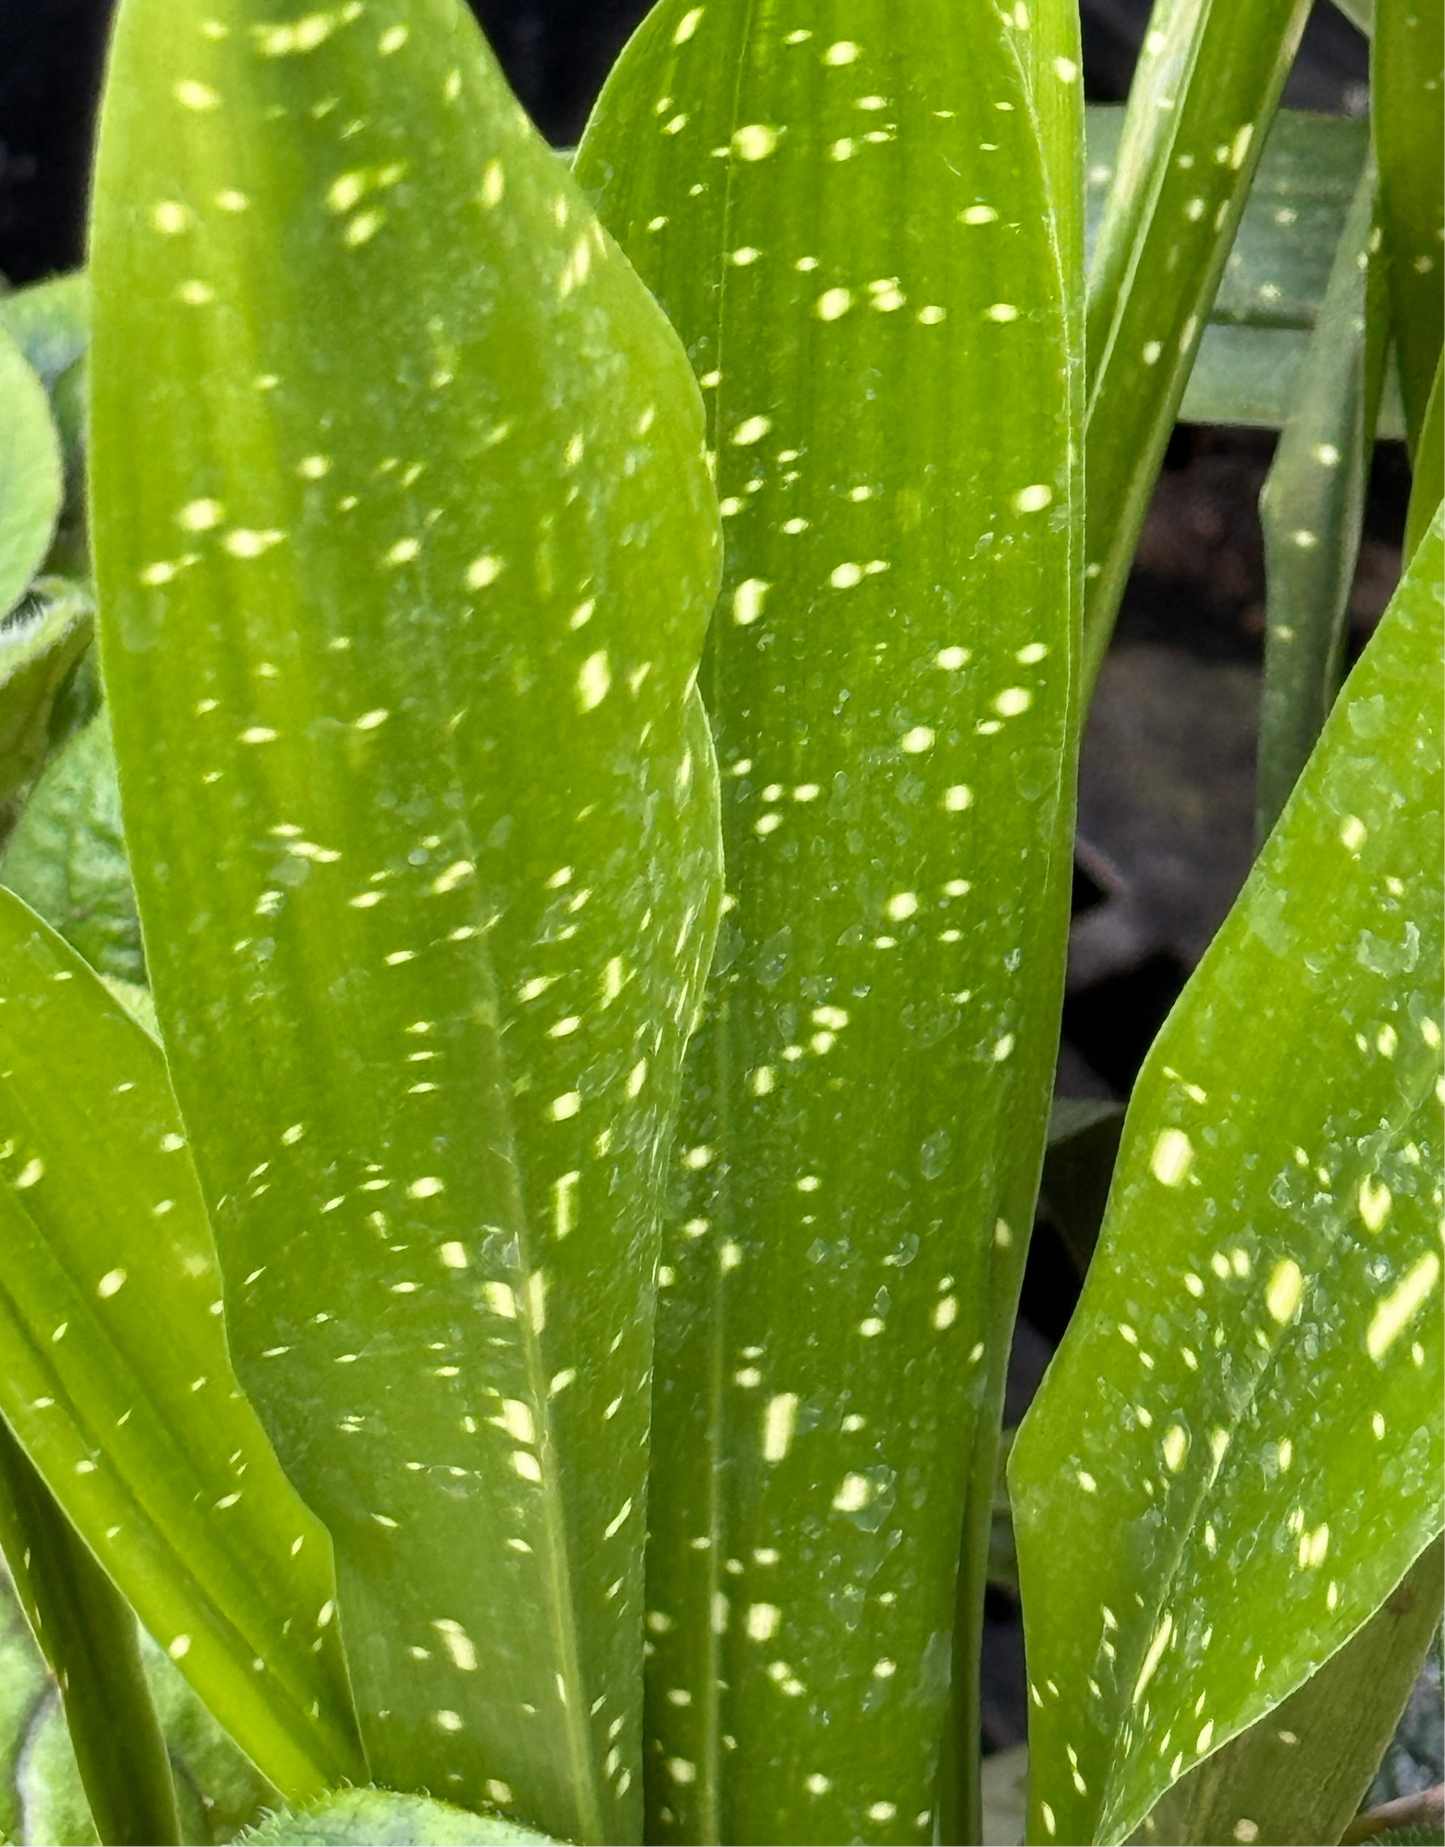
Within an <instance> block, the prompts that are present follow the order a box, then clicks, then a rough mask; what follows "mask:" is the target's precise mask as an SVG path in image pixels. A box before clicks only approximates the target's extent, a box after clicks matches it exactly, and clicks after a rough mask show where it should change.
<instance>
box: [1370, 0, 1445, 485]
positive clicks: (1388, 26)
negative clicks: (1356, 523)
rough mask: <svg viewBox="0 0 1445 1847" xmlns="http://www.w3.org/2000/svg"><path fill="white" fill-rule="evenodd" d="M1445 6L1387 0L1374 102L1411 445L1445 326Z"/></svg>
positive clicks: (1375, 53)
mask: <svg viewBox="0 0 1445 1847" xmlns="http://www.w3.org/2000/svg"><path fill="white" fill-rule="evenodd" d="M1442 67H1445V12H1442V9H1441V8H1440V7H1439V6H1437V5H1434V4H1432V3H1431V0H1380V6H1379V18H1378V21H1377V27H1376V31H1375V37H1374V43H1373V50H1372V54H1371V73H1370V74H1371V91H1372V94H1371V108H1372V112H1373V116H1374V136H1375V147H1376V150H1377V153H1378V155H1379V161H1380V208H1381V219H1382V223H1383V228H1384V233H1385V261H1386V266H1387V268H1388V271H1389V277H1390V295H1391V300H1392V306H1393V310H1394V315H1393V319H1394V331H1395V339H1396V342H1397V346H1398V351H1399V356H1400V385H1401V393H1402V396H1403V397H1404V400H1405V424H1406V428H1407V431H1408V433H1409V441H1410V447H1411V450H1412V451H1413V450H1414V449H1415V448H1416V446H1417V445H1418V443H1419V440H1420V431H1421V429H1422V427H1423V425H1424V421H1425V406H1426V403H1427V401H1428V399H1429V396H1430V385H1431V381H1432V380H1433V378H1434V376H1435V368H1436V366H1437V365H1438V364H1439V362H1440V350H1441V336H1442V331H1445V300H1442V296H1441V289H1440V281H1441V262H1442V255H1445V252H1442V249H1441V239H1442V235H1445V68H1442Z"/></svg>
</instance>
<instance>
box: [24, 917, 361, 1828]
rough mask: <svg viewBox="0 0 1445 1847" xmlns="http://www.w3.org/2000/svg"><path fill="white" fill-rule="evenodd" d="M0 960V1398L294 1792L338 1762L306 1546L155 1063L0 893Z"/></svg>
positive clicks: (320, 1613)
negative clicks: (237, 1351)
mask: <svg viewBox="0 0 1445 1847" xmlns="http://www.w3.org/2000/svg"><path fill="white" fill-rule="evenodd" d="M0 968H3V969H4V987H3V992H4V999H3V1002H0V1070H3V1072H4V1076H3V1077H0V1176H3V1180H4V1183H5V1184H4V1185H3V1186H0V1235H3V1239H4V1249H5V1252H6V1262H5V1274H4V1282H3V1287H0V1353H3V1357H4V1364H3V1365H0V1411H3V1413H4V1415H5V1418H6V1419H7V1421H8V1422H9V1424H10V1427H11V1429H12V1430H13V1431H14V1432H15V1434H16V1436H17V1437H18V1438H19V1439H20V1441H21V1443H22V1444H23V1446H24V1448H25V1450H26V1452H27V1454H28V1455H29V1457H30V1460H31V1461H32V1462H33V1463H34V1464H35V1466H36V1468H37V1469H38V1470H39V1472H40V1474H41V1475H42V1476H43V1477H44V1479H45V1481H46V1483H47V1485H48V1486H49V1488H50V1490H51V1492H52V1493H53V1494H54V1495H55V1496H56V1498H57V1500H58V1501H59V1502H60V1504H61V1506H62V1507H63V1508H64V1510H65V1513H66V1515H67V1517H68V1518H69V1519H70V1521H71V1523H72V1524H73V1525H74V1526H75V1527H76V1528H77V1530H78V1531H79V1532H80V1534H81V1536H82V1537H83V1538H84V1540H85V1542H86V1544H87V1545H88V1546H89V1547H90V1549H91V1550H92V1551H93V1552H94V1553H95V1555H96V1557H97V1558H98V1559H99V1560H100V1561H101V1564H102V1565H103V1566H104V1568H105V1570H106V1572H107V1573H108V1574H109V1576H110V1577H111V1578H112V1579H113V1580H114V1582H115V1584H116V1585H117V1586H118V1588H119V1589H120V1590H121V1592H122V1593H123V1594H124V1595H125V1597H126V1598H127V1599H128V1600H129V1602H130V1603H131V1604H132V1606H133V1607H134V1609H135V1610H136V1612H137V1614H138V1615H139V1616H140V1619H141V1621H142V1622H143V1623H144V1624H145V1625H146V1627H147V1628H148V1629H149V1630H150V1631H151V1633H152V1634H153V1635H155V1636H156V1637H157V1638H158V1639H159V1640H160V1642H161V1643H162V1645H163V1646H165V1647H166V1648H167V1649H168V1650H169V1653H170V1655H171V1657H172V1659H173V1660H175V1661H176V1662H177V1663H178V1664H179V1665H180V1667H181V1669H182V1671H183V1672H184V1673H185V1674H186V1676H187V1678H188V1679H190V1681H191V1682H192V1684H193V1685H194V1686H195V1687H196V1688H197V1690H198V1691H199V1692H200V1694H201V1695H202V1697H203V1698H204V1699H205V1701H206V1703H207V1704H208V1705H209V1706H210V1708H211V1710H212V1711H213V1712H214V1713H215V1714H216V1717H217V1718H218V1719H219V1720H220V1721H221V1722H222V1724H224V1725H225V1726H226V1727H227V1729H228V1730H229V1731H230V1732H231V1733H232V1735H233V1736H234V1737H235V1738H236V1739H237V1741H238V1742H239V1743H240V1744H241V1746H242V1748H243V1749H245V1750H246V1751H247V1752H249V1753H250V1755H251V1756H252V1757H253V1758H254V1759H255V1760H256V1762H257V1763H258V1764H259V1765H260V1766H261V1767H262V1769H264V1770H265V1771H266V1772H267V1774H268V1775H269V1776H270V1777H271V1778H272V1779H273V1780H274V1781H275V1782H276V1784H277V1785H278V1786H279V1787H280V1788H281V1789H283V1790H285V1791H287V1792H288V1793H293V1794H296V1795H300V1796H304V1795H306V1794H310V1793H313V1792H315V1791H316V1790H317V1789H319V1788H322V1787H324V1786H325V1785H326V1784H327V1783H329V1782H334V1781H336V1780H337V1779H338V1778H340V1777H343V1776H348V1775H351V1776H354V1775H356V1774H358V1772H359V1771H360V1768H361V1766H360V1763H359V1759H358V1754H357V1751H356V1748H355V1744H354V1741H353V1737H352V1735H351V1732H350V1720H349V1702H348V1699H347V1694H346V1687H345V1681H344V1676H343V1674H342V1671H341V1666H340V1661H339V1651H338V1649H337V1646H336V1632H335V1629H334V1628H333V1627H330V1626H328V1625H329V1624H330V1617H331V1612H332V1608H333V1604H332V1600H331V1594H330V1591H331V1572H330V1560H329V1556H328V1552H327V1543H326V1536H325V1534H324V1533H323V1532H322V1531H321V1529H320V1528H319V1527H318V1526H317V1524H316V1522H315V1521H314V1520H313V1519H312V1518H311V1517H310V1515H308V1514H307V1513H306V1511H305V1510H304V1509H303V1508H302V1507H301V1506H300V1505H299V1503H298V1502H297V1501H296V1498H295V1496H294V1494H293V1493H292V1492H291V1490H290V1488H289V1487H288V1486H287V1484H286V1482H285V1479H284V1478H283V1477H282V1475H281V1473H280V1471H279V1469H278V1468H277V1466H276V1462H275V1458H274V1457H273V1456H272V1454H271V1453H270V1450H269V1449H268V1447H267V1445H266V1440H265V1437H264V1436H263V1435H262V1432H261V1429H260V1427H259V1425H258V1424H257V1422H256V1419H255V1416H254V1414H253V1412H252V1411H251V1409H250V1407H249V1406H248V1405H247V1404H246V1402H245V1401H244V1399H242V1398H241V1396H240V1393H239V1391H238V1390H237V1387H236V1381H235V1378H234V1375H233V1374H232V1372H231V1368H230V1362H229V1359H228V1357H227V1353H226V1343H225V1337H224V1334H223V1331H222V1327H221V1322H220V1320H219V1318H218V1315H217V1313H216V1309H217V1306H218V1298H219V1292H220V1291H219V1278H218V1276H217V1274H216V1268H215V1259H214V1255H213V1253H212V1250H211V1245H210V1238H209V1235H208V1233H207V1229H206V1221H205V1215H204V1212H203V1210H202V1206H201V1200H200V1195H199V1192H198V1190H197V1186H196V1180H195V1174H194V1171H193V1169H192V1167H191V1164H190V1159H189V1156H188V1155H187V1153H186V1144H185V1141H184V1138H183V1136H182V1135H181V1133H180V1129H179V1124H178V1122H177V1119H176V1115H175V1107H174V1104H173V1102H172V1100H171V1096H170V1091H169V1089H168V1087H167V1084H166V1074H165V1065H164V1061H163V1059H162V1057H161V1053H160V1051H159V1049H158V1048H157V1046H156V1045H155V1043H154V1042H153V1041H152V1040H151V1039H150V1038H149V1037H148V1036H147V1035H146V1034H145V1033H144V1032H143V1031H142V1030H141V1029H140V1028H139V1027H138V1026H136V1025H135V1023H134V1022H133V1021H132V1020H131V1019H130V1018H129V1016H128V1015H127V1014H125V1013H124V1012H123V1011H122V1010H121V1009H120V1008H119V1007H118V1006H117V1005H116V1004H115V1003H114V1002H113V1001H112V1000H111V999H110V997H109V995H108V994H107V993H106V991H105V989H104V987H103V986H102V985H101V983H100V980H99V978H98V977H97V976H95V975H94V974H92V972H91V971H90V969H89V968H88V967H87V966H86V964H85V963H84V962H82V961H81V959H80V957H79V956H78V955H76V953H75V952H74V951H73V950H72V949H70V948H69V947H68V945H66V944H65V943H64V942H62V941H61V939H60V938H59V937H57V936H55V935H54V934H53V933H52V932H51V931H50V930H48V929H47V928H46V926H45V925H44V924H42V923H41V921H40V920H39V918H37V917H35V916H34V915H33V914H32V913H31V912H30V911H28V910H27V909H26V908H25V906H24V905H23V904H21V903H20V902H19V900H18V899H16V898H14V897H12V896H11V895H10V893H8V892H3V891H0ZM160 1330H163V1332H164V1338H163V1339H158V1338H157V1334H158V1331H160ZM318 1645H319V1646H318ZM257 1663H260V1665H259V1666H258V1665H257Z"/></svg>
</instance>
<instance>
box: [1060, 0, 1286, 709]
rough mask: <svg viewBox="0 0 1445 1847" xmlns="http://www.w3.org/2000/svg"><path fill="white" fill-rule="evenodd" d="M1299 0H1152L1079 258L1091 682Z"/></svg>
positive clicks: (1264, 127) (1265, 124) (1280, 79)
mask: <svg viewBox="0 0 1445 1847" xmlns="http://www.w3.org/2000/svg"><path fill="white" fill-rule="evenodd" d="M1308 13H1309V0H1257V3H1256V4H1254V5H1250V6H1241V5H1238V4H1233V3H1231V0H1158V4H1157V5H1156V8H1155V14H1154V19H1153V23H1152V24H1151V28H1150V32H1149V35H1148V37H1147V38H1146V41H1145V49H1144V51H1143V52H1142V53H1141V55H1140V60H1139V65H1138V68H1137V70H1136V72H1135V75H1134V82H1133V86H1132V88H1131V90H1130V93H1129V109H1128V114H1127V116H1126V119H1125V123H1124V129H1123V132H1122V135H1121V138H1120V144H1119V152H1118V157H1117V162H1116V165H1115V171H1114V178H1113V181H1112V184H1111V187H1110V193H1109V203H1108V206H1107V208H1106V210H1105V214H1104V221H1103V224H1102V225H1101V226H1100V229H1099V236H1098V242H1097V244H1096V247H1095V251H1094V258H1093V263H1092V265H1091V267H1090V271H1089V297H1088V352H1089V406H1088V426H1087V435H1086V452H1087V456H1088V483H1089V488H1088V514H1087V521H1086V542H1085V559H1086V565H1085V570H1086V574H1087V576H1088V591H1087V596H1086V600H1085V606H1084V680H1085V684H1086V685H1087V686H1092V684H1093V681H1094V678H1095V675H1096V674H1097V672H1098V668H1099V663H1100V662H1101V661H1102V659H1103V657H1104V650H1105V648H1106V647H1107V646H1108V640H1109V634H1110V631H1111V630H1112V628H1113V624H1114V616H1115V613H1116V611H1117V609H1118V605H1119V598H1120V597H1121V596H1122V594H1123V589H1124V581H1125V578H1126V577H1127V575H1128V571H1129V566H1130V563H1131V561H1132V559H1133V556H1134V548H1135V545H1136V544H1137V542H1138V536H1139V531H1140V528H1141V526H1142V525H1143V521H1144V515H1145V512H1146V511H1147V509H1148V505H1149V499H1150V496H1151V495H1152V493H1153V490H1154V483H1155V480H1156V478H1157V476H1158V472H1159V464H1160V462H1161V461H1162V459H1163V455H1164V447H1165V444H1166V443H1167V442H1168V440H1169V432H1170V430H1171V429H1172V428H1173V426H1174V420H1175V417H1176V415H1177V414H1178V411H1179V407H1180V403H1181V400H1182V399H1183V396H1184V389H1185V385H1186V383H1187V381H1188V378H1189V374H1190V370H1191V368H1192V366H1193V363H1194V356H1195V352H1196V350H1197V348H1198V345H1199V339H1200V335H1201V333H1202V331H1203V326H1204V322H1205V320H1206V318H1207V316H1208V314H1209V311H1210V307H1211V304H1212V303H1213V301H1214V297H1215V290H1216V288H1217V287H1218V284H1219V281H1220V278H1221V276H1222V274H1223V271H1224V267H1225V262H1226V259H1227V258H1228V255H1229V251H1230V246H1231V244H1232V243H1233V242H1234V235H1235V231H1236V228H1237V227H1238V225H1239V222H1240V218H1241V215H1242V213H1243V210H1244V203H1245V199H1246V197H1247V195H1248V192H1249V187H1250V182H1251V180H1252V178H1253V175H1254V171H1255V167H1256V165H1257V163H1258V160H1259V156H1260V149H1261V146H1262V145H1263V142H1264V138H1265V135H1266V132H1267V131H1268V129H1269V126H1270V123H1271V121H1272V119H1273V116H1274V112H1275V108H1276V105H1277V104H1278V101H1279V95H1280V91H1281V89H1282V88H1283V87H1284V80H1285V77H1286V75H1287V73H1288V71H1289V66H1290V61H1291V59H1292V58H1293V56H1294V51H1295V47H1296V45H1297V44H1298V42H1299V36H1300V33H1301V32H1302V31H1303V29H1304V23H1305V19H1306V17H1307V16H1308Z"/></svg>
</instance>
